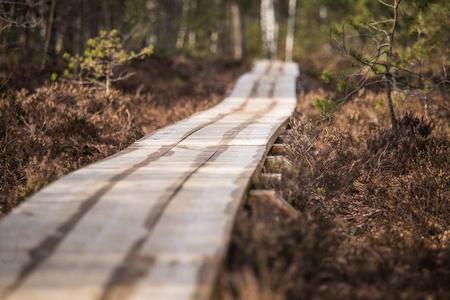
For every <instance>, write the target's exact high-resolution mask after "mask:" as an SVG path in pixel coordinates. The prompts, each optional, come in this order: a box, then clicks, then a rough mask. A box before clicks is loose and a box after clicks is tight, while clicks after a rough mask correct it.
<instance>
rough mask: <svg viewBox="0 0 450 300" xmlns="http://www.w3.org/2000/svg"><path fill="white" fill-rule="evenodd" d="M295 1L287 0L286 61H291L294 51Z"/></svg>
mask: <svg viewBox="0 0 450 300" xmlns="http://www.w3.org/2000/svg"><path fill="white" fill-rule="evenodd" d="M296 6H297V0H289V16H288V24H287V35H286V57H285V59H286V61H292V52H293V50H294V30H295V11H296Z"/></svg>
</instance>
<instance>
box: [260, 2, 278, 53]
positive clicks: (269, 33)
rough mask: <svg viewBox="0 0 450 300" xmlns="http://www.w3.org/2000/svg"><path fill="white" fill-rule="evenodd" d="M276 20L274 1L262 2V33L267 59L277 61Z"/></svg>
mask: <svg viewBox="0 0 450 300" xmlns="http://www.w3.org/2000/svg"><path fill="white" fill-rule="evenodd" d="M276 27H277V26H276V20H275V8H274V3H273V0H261V32H262V40H263V50H264V53H265V55H266V57H267V58H269V59H275V58H276V51H277V41H276Z"/></svg>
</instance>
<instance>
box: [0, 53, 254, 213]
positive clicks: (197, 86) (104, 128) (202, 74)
mask: <svg viewBox="0 0 450 300" xmlns="http://www.w3.org/2000/svg"><path fill="white" fill-rule="evenodd" d="M128 68H130V69H131V70H130V71H132V72H135V73H136V75H135V76H134V77H132V78H131V79H130V80H129V81H126V82H121V83H120V84H118V85H117V86H116V89H115V90H114V91H113V92H112V93H111V94H110V95H109V96H106V95H105V94H104V93H102V92H99V91H96V90H92V89H89V88H88V87H82V86H76V85H72V84H70V83H65V82H63V81H61V82H56V83H50V82H49V80H48V79H50V74H51V72H50V71H48V70H47V71H44V72H40V71H38V70H37V69H34V68H33V67H29V68H25V67H22V68H17V69H15V70H3V72H2V73H1V85H0V216H2V215H4V214H6V213H7V212H9V211H10V210H11V209H12V208H13V207H15V206H16V205H18V204H19V203H20V202H22V201H23V200H24V199H26V198H27V197H29V196H30V195H32V194H33V193H34V192H36V191H37V190H39V189H40V188H42V187H43V186H45V185H47V184H49V183H50V182H52V181H54V180H55V179H57V178H59V177H61V176H62V175H64V174H67V173H68V172H70V171H73V170H75V169H77V168H79V167H82V166H84V165H86V164H89V163H92V162H94V161H97V160H99V159H102V158H104V157H106V156H109V155H111V154H113V153H115V152H117V151H119V150H121V149H123V148H125V147H127V146H128V145H130V144H131V143H133V142H134V141H136V140H137V139H139V138H140V137H142V136H143V135H144V134H147V133H150V132H152V131H154V130H156V129H158V128H161V127H164V126H167V125H169V124H171V123H174V122H176V121H178V120H181V119H183V118H186V117H187V116H189V115H191V114H193V113H195V112H197V111H201V110H205V109H207V108H209V107H211V106H213V105H215V104H217V103H218V102H219V101H220V100H221V99H222V98H223V96H224V95H225V94H226V92H227V91H228V90H230V88H231V86H232V84H233V83H234V81H235V80H236V78H237V77H238V76H239V75H240V74H241V73H242V72H244V71H245V70H246V69H247V68H248V64H240V65H235V64H233V63H227V62H223V61H204V62H198V61H193V60H189V59H186V58H183V57H175V58H173V59H167V58H163V57H157V56H153V57H150V58H148V59H146V60H144V61H142V62H139V63H136V64H133V65H131V66H129V67H128ZM47 78H48V79H47Z"/></svg>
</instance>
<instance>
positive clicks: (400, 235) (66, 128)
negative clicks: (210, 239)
mask: <svg viewBox="0 0 450 300" xmlns="http://www.w3.org/2000/svg"><path fill="white" fill-rule="evenodd" d="M131 68H132V69H133V70H134V71H135V72H136V75H135V76H134V77H132V79H130V80H129V81H127V82H123V83H121V84H118V85H117V86H116V89H115V90H114V92H113V93H112V94H111V95H110V96H104V95H103V94H101V93H98V91H93V90H89V89H88V88H85V87H79V86H74V85H71V84H68V83H64V82H57V83H50V82H49V81H50V80H49V78H50V75H51V73H50V72H47V73H46V72H45V71H44V73H42V72H39V71H37V70H32V69H30V68H22V69H17V70H15V71H14V72H11V71H9V72H8V70H3V71H2V74H3V75H2V82H3V83H2V85H0V87H1V90H0V91H1V100H0V101H1V102H0V172H1V173H0V174H1V175H0V176H1V177H0V178H1V182H0V215H3V214H6V213H7V212H8V211H10V210H11V209H12V208H13V207H14V206H15V205H17V204H18V203H20V202H21V201H23V200H24V199H26V198H27V197H29V195H31V194H33V193H34V192H35V191H37V190H38V189H40V188H41V187H43V186H45V185H46V184H48V183H49V182H51V181H53V180H55V179H56V178H59V177H60V176H62V175H64V174H66V173H68V172H70V171H72V170H75V169H77V168H79V167H81V166H83V165H86V164H88V163H91V162H94V161H96V160H99V159H102V158H104V157H106V156H109V155H111V154H113V153H115V152H117V151H119V150H121V149H123V148H125V147H126V146H128V145H129V144H130V143H132V142H134V141H135V140H137V139H138V138H140V137H142V136H143V135H144V134H146V133H149V132H152V131H154V130H156V129H158V128H160V127H163V126H166V125H169V124H171V123H173V122H176V121H177V120H180V119H183V118H185V117H187V116H189V115H190V114H192V113H194V112H196V111H200V110H204V109H207V108H209V107H211V106H213V105H215V104H217V103H218V102H219V101H220V100H221V99H222V98H223V96H224V95H225V94H226V93H227V91H229V90H230V89H231V87H232V85H233V83H234V82H235V80H236V79H237V77H238V76H239V75H240V74H242V73H243V72H244V71H246V70H247V69H248V68H249V64H243V65H234V64H230V63H226V62H221V61H214V62H212V61H205V62H201V63H200V62H195V61H191V60H189V59H186V58H183V57H178V58H174V59H165V58H161V57H156V56H152V57H150V58H149V59H147V60H145V61H143V62H142V63H139V64H136V65H132V66H131ZM300 68H301V70H302V71H303V72H302V74H301V76H300V78H299V81H298V100H299V102H298V107H297V110H296V112H295V114H294V116H293V117H292V118H291V124H290V126H291V128H292V130H291V131H290V133H289V135H288V136H287V138H286V140H285V144H286V145H287V150H286V153H285V155H286V157H288V158H289V159H290V160H292V161H293V162H294V164H295V165H296V166H297V170H298V171H295V172H294V171H290V172H287V171H286V172H285V173H284V174H283V178H284V180H283V181H282V182H281V183H276V182H273V183H272V184H270V185H269V186H267V188H274V189H276V190H277V192H278V193H279V194H281V195H282V196H283V197H284V198H285V199H286V200H288V201H289V202H290V203H291V204H292V205H293V206H294V207H295V208H296V209H297V210H298V212H299V215H298V216H295V217H294V216H290V215H286V214H285V213H284V212H283V211H280V210H279V209H278V208H277V206H272V205H271V204H270V203H266V204H264V205H261V206H258V207H256V206H251V205H246V206H245V207H244V208H243V209H242V210H241V211H240V213H239V214H238V217H237V222H236V225H235V229H234V233H233V236H232V240H231V247H230V249H229V253H228V257H227V260H226V263H225V268H224V271H223V272H222V274H221V275H220V278H219V280H218V285H217V287H216V291H215V297H214V298H215V299H245V300H249V299H250V300H251V299H271V300H272V299H450V286H449V284H448V283H449V282H450V271H449V270H450V203H449V201H450V200H449V199H450V189H449V187H450V129H449V127H448V120H449V117H450V116H449V114H448V113H445V112H437V113H435V114H434V122H435V123H434V125H433V124H431V123H430V122H429V121H428V120H427V119H426V118H422V117H421V115H424V112H423V105H422V104H420V103H397V105H398V107H399V108H401V109H402V111H413V112H415V114H416V115H417V116H419V117H417V116H416V115H414V114H411V113H410V114H399V120H400V126H399V128H400V129H399V132H398V133H397V135H393V134H392V131H391V130H390V128H389V123H388V115H387V113H386V107H385V103H384V102H383V101H381V99H382V98H383V95H382V93H381V92H380V91H378V90H377V89H373V90H366V91H363V92H362V93H360V95H358V97H355V98H354V99H353V100H352V101H350V102H349V103H347V104H345V105H343V106H341V107H340V108H339V110H338V111H337V112H336V113H331V114H321V113H320V112H319V111H318V110H317V109H316V108H314V107H313V106H312V104H311V103H312V101H313V99H314V98H315V97H317V96H319V97H326V95H327V94H328V93H329V92H330V91H329V88H328V87H327V86H326V85H324V84H323V83H321V81H320V80H319V77H320V70H319V69H318V68H317V67H316V66H312V65H308V63H303V64H302V63H301V64H300ZM45 78H48V80H47V79H45Z"/></svg>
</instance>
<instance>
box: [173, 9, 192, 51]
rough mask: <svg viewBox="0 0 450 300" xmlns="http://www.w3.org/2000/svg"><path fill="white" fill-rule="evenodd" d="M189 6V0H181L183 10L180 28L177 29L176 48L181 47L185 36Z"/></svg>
mask: <svg viewBox="0 0 450 300" xmlns="http://www.w3.org/2000/svg"><path fill="white" fill-rule="evenodd" d="M189 6H190V0H183V11H182V12H181V25H180V30H179V31H178V38H177V44H176V46H177V49H182V48H183V46H184V40H185V38H186V31H187V27H188V24H187V22H188V16H189Z"/></svg>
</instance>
